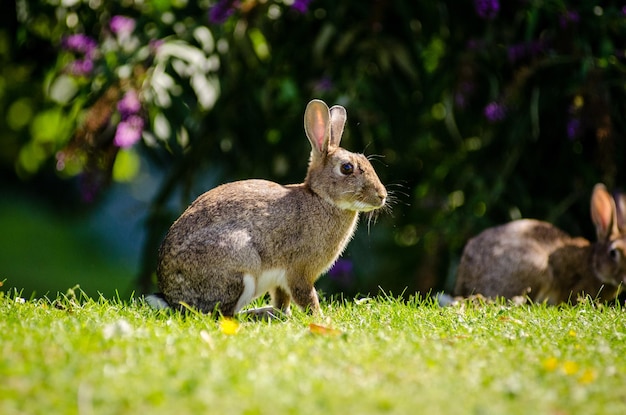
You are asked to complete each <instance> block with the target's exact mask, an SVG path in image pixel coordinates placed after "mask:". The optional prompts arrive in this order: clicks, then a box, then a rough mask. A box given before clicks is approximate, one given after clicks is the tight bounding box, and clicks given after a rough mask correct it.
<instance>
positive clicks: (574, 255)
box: [454, 184, 626, 304]
mask: <svg viewBox="0 0 626 415" xmlns="http://www.w3.org/2000/svg"><path fill="white" fill-rule="evenodd" d="M620 212H624V210H623V209H622V210H621V211H620ZM591 218H592V220H593V223H594V225H595V227H596V233H597V241H596V242H594V243H590V242H589V241H588V240H586V239H584V238H572V237H570V236H569V235H568V234H566V233H565V232H563V231H561V230H560V229H558V228H556V227H554V226H553V225H551V224H549V223H546V222H540V221H537V220H531V219H523V220H517V221H513V222H510V223H507V224H505V225H501V226H497V227H494V228H489V229H487V230H485V231H483V232H482V233H481V234H479V235H478V236H476V237H474V238H473V239H471V240H470V241H469V242H468V243H467V245H466V246H465V249H464V251H463V255H462V257H461V262H460V264H459V268H458V271H457V281H456V287H455V290H454V294H455V295H458V296H468V295H472V294H482V295H484V296H486V297H491V298H493V297H505V298H512V297H514V296H519V295H527V296H528V297H529V298H530V299H531V300H533V301H535V302H544V301H545V302H547V303H549V304H558V303H562V302H570V301H572V302H575V301H576V300H577V299H578V296H579V295H581V294H588V295H590V296H592V297H594V298H597V299H599V300H611V299H614V298H615V297H616V296H617V294H618V290H619V287H620V285H621V284H622V283H624V282H626V232H625V228H626V226H624V215H623V214H621V213H620V214H619V215H618V211H617V210H616V203H615V200H614V199H613V198H612V197H611V195H610V194H609V193H608V192H607V190H606V187H605V186H604V185H602V184H597V185H596V186H595V187H594V189H593V194H592V196H591Z"/></svg>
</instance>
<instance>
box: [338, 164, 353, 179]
mask: <svg viewBox="0 0 626 415" xmlns="http://www.w3.org/2000/svg"><path fill="white" fill-rule="evenodd" d="M339 171H340V172H341V174H344V175H346V176H347V175H349V174H352V173H353V172H354V166H353V165H352V163H343V164H342V165H341V166H340V167H339Z"/></svg>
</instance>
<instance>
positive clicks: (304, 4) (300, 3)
mask: <svg viewBox="0 0 626 415" xmlns="http://www.w3.org/2000/svg"><path fill="white" fill-rule="evenodd" d="M311 1H313V0H294V2H293V4H292V5H291V8H292V9H295V10H297V11H299V12H300V13H306V12H307V11H309V4H310V3H311Z"/></svg>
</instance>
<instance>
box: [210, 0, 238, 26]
mask: <svg viewBox="0 0 626 415" xmlns="http://www.w3.org/2000/svg"><path fill="white" fill-rule="evenodd" d="M236 5H237V2H236V0H219V1H218V2H217V3H215V5H213V6H212V7H211V8H209V22H211V23H214V24H222V23H224V22H225V21H226V20H228V18H229V17H230V16H231V15H232V14H233V13H234V12H235V6H236Z"/></svg>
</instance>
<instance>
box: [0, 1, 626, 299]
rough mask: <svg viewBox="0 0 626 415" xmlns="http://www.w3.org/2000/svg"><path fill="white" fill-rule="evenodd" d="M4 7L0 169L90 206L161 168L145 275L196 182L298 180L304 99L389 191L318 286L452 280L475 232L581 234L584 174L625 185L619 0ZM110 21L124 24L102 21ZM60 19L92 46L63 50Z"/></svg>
mask: <svg viewBox="0 0 626 415" xmlns="http://www.w3.org/2000/svg"><path fill="white" fill-rule="evenodd" d="M15 6H16V9H15V13H14V14H13V13H7V14H5V15H4V16H3V17H2V19H3V20H6V24H3V25H2V28H1V29H0V113H2V114H4V116H3V117H2V119H0V124H1V125H0V140H1V141H2V143H3V145H2V146H1V147H0V165H1V166H2V168H3V172H4V173H3V174H4V175H5V176H7V177H9V178H11V180H15V181H23V183H24V185H25V186H28V185H29V183H33V182H34V181H35V179H36V178H37V177H38V176H41V175H50V174H51V173H52V172H56V174H57V175H58V177H60V178H61V180H62V181H61V185H63V183H65V184H66V185H67V184H68V183H78V186H77V188H78V191H77V193H78V196H79V197H78V198H77V199H76V200H77V201H78V200H79V199H80V198H81V197H82V199H83V200H84V201H86V202H89V203H96V202H97V201H98V197H99V195H100V194H101V193H103V192H106V189H107V186H108V185H109V184H110V182H111V180H112V179H113V180H118V181H132V180H136V178H137V177H138V176H139V175H141V174H142V172H146V171H149V169H148V167H147V165H150V166H152V167H153V168H156V169H157V170H159V171H161V172H162V176H159V178H160V180H161V181H160V184H159V185H158V188H156V189H154V196H153V198H152V201H151V205H150V208H149V209H147V213H146V222H145V223H146V229H147V230H148V236H147V238H146V241H145V243H144V254H143V262H142V266H141V270H140V271H139V274H140V276H139V279H140V281H141V289H143V290H149V289H150V288H151V287H150V284H149V283H150V281H151V278H152V275H153V270H154V255H155V253H156V250H157V248H158V245H159V243H160V240H161V238H162V236H163V234H164V232H165V231H166V230H167V227H168V226H169V225H170V223H171V222H172V221H173V220H174V219H175V218H176V216H178V214H179V213H180V212H181V211H182V209H184V207H185V206H186V205H187V204H188V203H189V202H190V201H191V200H192V199H193V198H194V197H195V196H197V195H198V194H199V193H200V192H201V191H203V190H206V188H202V184H204V183H206V182H207V181H206V177H211V182H212V183H215V182H222V181H230V180H235V179H241V178H248V177H265V178H269V179H272V180H276V181H278V182H281V183H287V182H295V181H300V180H301V179H302V177H304V173H305V169H306V163H307V158H308V151H309V148H308V143H307V141H306V140H305V139H304V134H303V131H302V129H303V128H302V115H303V110H304V107H305V105H306V103H307V102H308V101H309V100H310V99H312V98H321V99H323V100H325V101H327V102H328V103H329V104H341V105H344V106H345V107H346V108H347V110H348V125H347V131H346V135H345V137H344V141H343V145H344V146H345V147H346V148H349V149H351V150H356V151H364V152H365V153H367V154H369V155H378V157H376V158H377V159H378V160H379V163H376V164H375V168H376V169H377V171H378V172H379V175H380V177H381V179H382V180H383V182H384V183H386V184H387V186H388V188H389V190H391V192H392V194H393V210H392V213H391V215H387V216H384V217H380V218H379V220H378V223H377V224H376V225H375V226H372V227H367V226H362V228H361V229H360V231H359V234H358V235H357V238H356V240H355V241H354V242H353V243H352V244H351V246H350V247H349V250H348V252H347V253H346V255H345V256H346V258H347V259H348V260H350V261H352V263H353V267H351V268H350V273H351V275H350V276H348V277H345V278H344V277H341V278H328V279H323V280H322V281H321V286H322V288H323V289H326V290H328V291H337V290H340V291H342V292H345V293H348V294H354V293H356V292H359V291H360V292H369V291H373V290H376V289H377V287H378V286H381V287H383V288H385V289H387V290H392V291H394V292H398V291H402V290H403V289H404V288H405V287H408V291H409V292H412V291H415V290H420V291H428V290H430V289H441V288H448V287H450V284H451V282H452V279H453V275H454V264H455V261H456V258H458V256H459V255H460V251H461V249H462V247H463V244H464V243H465V241H466V240H467V238H468V237H469V236H471V235H473V234H475V233H477V232H479V231H480V230H481V229H483V228H485V227H487V226H490V225H493V224H496V223H501V222H503V221H507V220H510V219H515V218H518V217H522V216H523V217H536V218H541V219H546V220H549V221H552V222H554V223H555V224H557V225H558V226H561V227H563V228H564V229H566V230H567V231H569V232H571V233H573V234H582V235H585V236H588V237H592V227H591V224H590V220H589V215H588V195H589V193H590V190H591V187H592V186H593V184H594V183H596V182H599V181H602V182H604V183H606V184H607V185H608V186H609V187H612V188H617V187H619V186H624V155H625V154H626V152H625V148H624V135H625V133H626V43H625V39H626V6H623V4H622V3H619V2H613V1H605V2H597V1H586V0H580V1H560V0H550V1H539V0H517V1H510V2H502V3H500V2H499V1H497V0H490V1H486V0H475V1H464V2H458V1H451V0H447V1H443V0H439V1H429V2H426V1H424V2H415V1H408V0H407V1H405V0H378V1H374V2H360V1H343V2H336V1H330V0H312V1H307V0H282V1H281V0H242V1H232V0H220V1H218V2H215V1H210V0H199V1H188V0H174V1H170V0H159V1H145V2H135V1H132V0H127V1H121V2H103V1H93V0H90V1H81V0H75V1H67V0H40V1H27V0H21V1H20V0H18V1H17V2H16V4H15ZM120 16H122V17H124V18H126V19H129V20H122V22H128V21H132V23H133V24H132V28H131V29H130V30H127V29H128V28H124V27H121V26H120V27H117V26H115V25H114V24H113V23H112V22H113V21H114V19H116V17H120ZM72 35H74V36H76V35H78V36H86V37H88V38H89V39H92V40H93V45H91V44H87V45H88V47H87V50H86V51H85V50H83V49H81V48H80V47H78V48H77V47H74V48H72V47H68V44H69V42H68V36H72ZM77 39H79V40H80V39H82V40H84V39H83V38H77ZM89 45H91V46H89ZM128 91H133V92H136V93H137V95H138V97H139V101H140V104H141V108H140V109H138V110H137V111H135V112H132V113H128V112H127V110H126V109H124V108H121V107H120V104H119V102H120V101H122V100H123V98H124V96H125V94H126V93H128ZM129 114H130V115H129ZM129 116H136V117H139V118H140V122H141V123H142V124H141V127H142V128H140V129H139V132H138V134H137V135H136V136H126V138H129V139H132V140H134V141H132V140H131V141H132V142H133V143H134V142H135V141H136V143H134V144H131V145H124V146H120V145H119V144H117V145H116V143H118V141H117V140H118V134H121V132H120V130H121V128H120V126H121V125H123V123H125V122H126V121H127V119H128V117H129ZM130 131H131V132H132V131H134V130H132V129H131V130H130ZM8 172H13V173H8ZM172 200H175V201H176V203H175V206H172V204H171V202H172ZM331 277H332V273H331Z"/></svg>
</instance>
